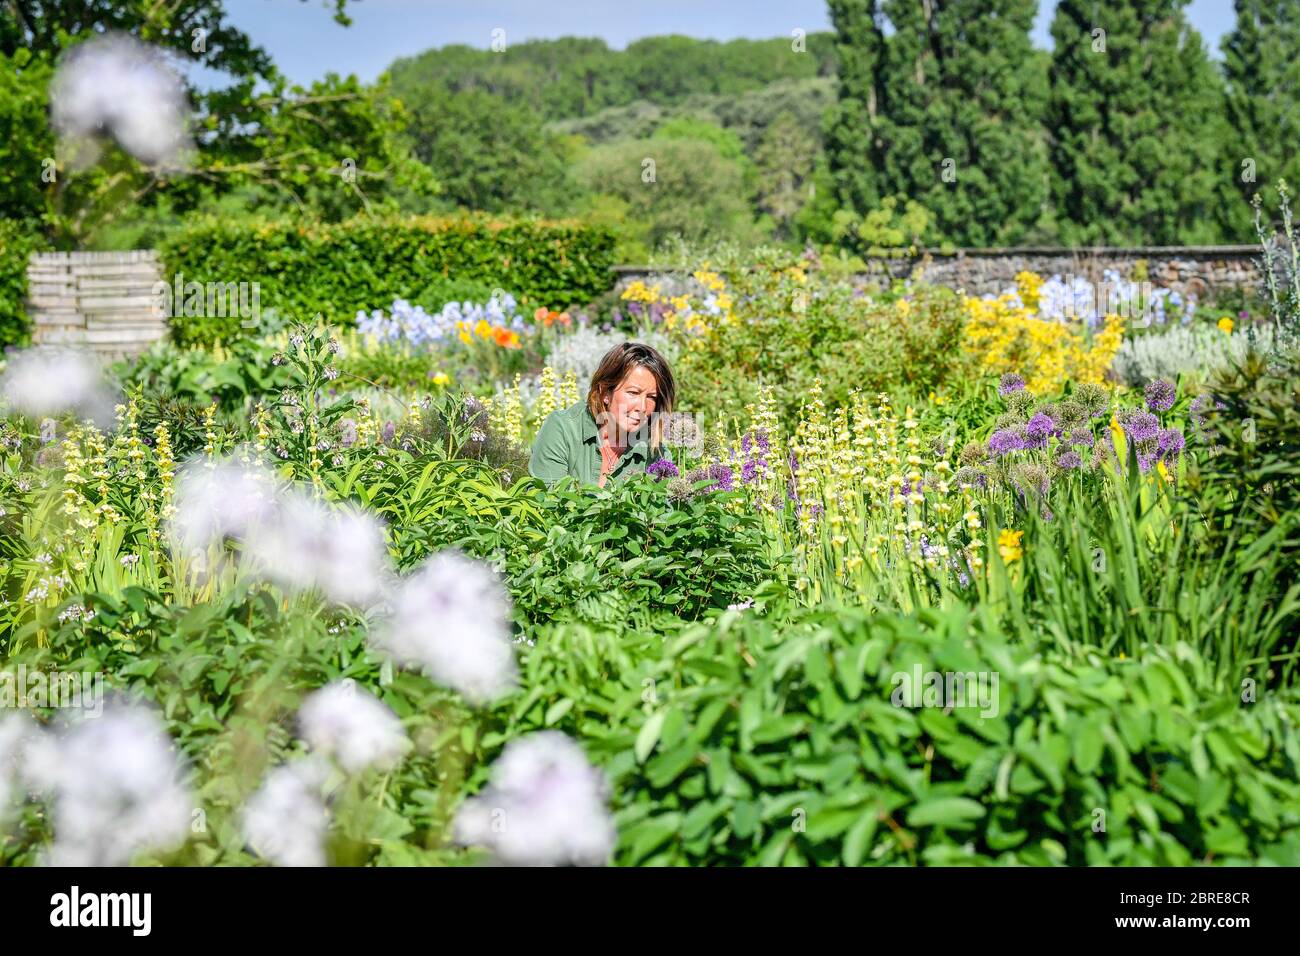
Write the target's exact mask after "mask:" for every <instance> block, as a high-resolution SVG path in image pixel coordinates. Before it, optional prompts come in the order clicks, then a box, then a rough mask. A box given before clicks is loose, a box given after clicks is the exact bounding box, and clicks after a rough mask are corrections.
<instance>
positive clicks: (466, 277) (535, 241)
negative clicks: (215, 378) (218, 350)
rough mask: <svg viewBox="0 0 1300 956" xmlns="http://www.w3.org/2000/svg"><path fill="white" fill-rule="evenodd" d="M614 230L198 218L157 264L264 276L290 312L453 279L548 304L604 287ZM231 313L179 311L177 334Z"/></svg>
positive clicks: (217, 325) (331, 315)
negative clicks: (189, 314)
mask: <svg viewBox="0 0 1300 956" xmlns="http://www.w3.org/2000/svg"><path fill="white" fill-rule="evenodd" d="M613 244H614V238H613V236H612V234H610V232H609V231H608V230H605V229H601V228H598V227H592V226H586V225H581V224H577V223H567V222H556V223H551V222H542V221H534V220H515V221H507V222H494V221H489V220H486V219H479V218H453V219H429V218H423V219H411V218H405V219H376V220H371V219H353V220H348V221H346V222H343V223H337V224H310V225H302V224H299V223H297V222H292V221H280V222H256V221H251V222H250V221H239V222H227V221H219V220H206V221H199V222H196V223H194V224H193V225H190V226H188V227H186V228H185V229H183V230H180V231H178V232H177V233H175V234H173V235H171V236H169V237H168V239H167V241H166V242H165V243H164V244H163V247H162V249H161V253H162V258H163V262H164V264H165V270H164V273H165V274H166V275H173V274H175V273H178V272H179V273H183V274H184V276H185V280H186V281H187V282H189V281H198V282H248V283H250V284H251V283H254V282H256V283H258V284H259V286H260V302H261V307H262V308H263V309H266V308H268V307H269V308H272V309H274V310H276V311H277V312H279V313H280V314H281V315H283V316H285V317H286V318H288V319H292V320H297V319H310V318H311V317H312V316H313V315H315V314H316V313H320V314H321V315H322V317H323V318H324V319H325V320H326V321H330V322H350V321H352V320H353V319H354V318H355V316H356V313H357V311H358V310H365V311H370V310H372V309H375V308H384V307H386V306H387V305H388V304H389V303H390V302H391V301H392V300H393V299H394V298H395V297H398V298H408V299H410V298H412V297H414V296H418V295H419V294H420V293H421V292H422V291H423V290H425V289H427V288H429V286H430V283H432V282H436V281H439V279H440V278H441V280H449V279H453V278H454V279H456V280H459V281H474V282H480V283H485V284H486V283H490V284H491V285H492V286H493V287H500V288H506V289H510V290H511V291H513V292H514V293H515V294H516V295H517V296H518V297H519V299H520V301H521V302H524V303H537V304H542V303H544V304H547V305H548V306H550V307H557V306H563V305H568V304H570V303H575V302H578V303H580V302H586V301H589V300H590V299H591V298H593V297H595V296H596V295H598V294H599V293H601V292H603V291H604V290H605V289H607V288H609V285H610V282H611V276H610V273H609V267H610V266H611V265H612V264H613V262H612V253H613ZM238 334H240V329H239V319H238V317H224V318H223V317H215V316H209V317H201V318H189V317H178V318H176V319H174V320H173V335H174V336H175V337H176V338H177V340H178V341H180V342H182V343H186V342H210V341H213V340H215V339H222V340H229V339H232V338H234V337H236V336H237V335H238Z"/></svg>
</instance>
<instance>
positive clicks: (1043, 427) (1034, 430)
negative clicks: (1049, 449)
mask: <svg viewBox="0 0 1300 956" xmlns="http://www.w3.org/2000/svg"><path fill="white" fill-rule="evenodd" d="M1055 428H1056V422H1054V421H1052V419H1051V418H1050V417H1048V416H1047V415H1045V414H1043V413H1042V412H1038V413H1037V414H1035V415H1034V417H1033V418H1031V419H1029V423H1028V424H1027V425H1025V436H1026V437H1027V438H1029V439H1032V440H1033V441H1035V442H1040V441H1043V440H1044V439H1046V438H1047V436H1049V435H1050V434H1052V431H1053V429H1055Z"/></svg>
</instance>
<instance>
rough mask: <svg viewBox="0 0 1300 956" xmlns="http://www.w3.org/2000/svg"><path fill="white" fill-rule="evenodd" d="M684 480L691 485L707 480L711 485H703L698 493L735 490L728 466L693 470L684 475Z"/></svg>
mask: <svg viewBox="0 0 1300 956" xmlns="http://www.w3.org/2000/svg"><path fill="white" fill-rule="evenodd" d="M686 480H687V481H689V482H690V483H691V484H692V485H693V484H694V483H695V482H697V481H705V480H708V481H710V482H712V484H708V485H705V486H704V487H703V488H701V489H700V493H701V494H703V493H707V492H713V491H731V490H733V489H734V488H735V475H734V474H733V473H732V471H731V467H730V466H729V465H721V464H719V465H710V466H709V467H708V468H694V469H692V470H691V471H690V472H688V473H687V475H686Z"/></svg>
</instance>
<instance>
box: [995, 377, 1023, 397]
mask: <svg viewBox="0 0 1300 956" xmlns="http://www.w3.org/2000/svg"><path fill="white" fill-rule="evenodd" d="M1024 387H1025V380H1024V379H1023V378H1021V377H1020V376H1019V375H1017V374H1016V373H1015V372H1007V373H1006V374H1005V375H1003V376H1002V378H1000V379H998V394H999V395H1001V396H1002V397H1003V398H1006V397H1007V396H1008V395H1010V394H1011V393H1012V392H1019V391H1022V390H1023V389H1024Z"/></svg>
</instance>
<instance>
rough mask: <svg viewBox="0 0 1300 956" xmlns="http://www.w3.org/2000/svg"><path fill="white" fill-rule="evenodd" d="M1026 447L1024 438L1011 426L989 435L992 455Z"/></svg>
mask: <svg viewBox="0 0 1300 956" xmlns="http://www.w3.org/2000/svg"><path fill="white" fill-rule="evenodd" d="M1024 447H1025V441H1024V439H1023V438H1021V437H1020V435H1019V434H1017V433H1016V432H1014V431H1012V430H1011V429H1009V428H1006V429H1003V430H1002V431H996V432H994V433H993V434H992V435H990V436H989V454H991V455H995V456H1001V455H1009V454H1011V452H1013V451H1021V450H1022V449H1023V448H1024Z"/></svg>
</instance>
